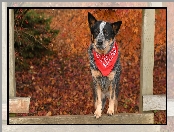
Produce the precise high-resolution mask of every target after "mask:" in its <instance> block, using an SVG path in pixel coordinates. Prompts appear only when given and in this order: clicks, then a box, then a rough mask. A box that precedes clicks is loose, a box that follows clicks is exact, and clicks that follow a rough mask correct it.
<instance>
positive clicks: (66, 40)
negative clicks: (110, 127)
mask: <svg viewBox="0 0 174 132" xmlns="http://www.w3.org/2000/svg"><path fill="white" fill-rule="evenodd" d="M36 11H37V12H38V13H39V12H44V13H45V14H46V15H51V16H53V20H52V23H51V27H52V28H55V29H58V30H59V34H58V36H57V37H56V39H54V40H52V43H51V44H50V45H52V48H53V50H54V51H56V54H55V55H53V56H44V57H43V58H42V59H40V60H39V61H38V60H37V58H35V59H33V60H30V70H28V71H22V72H16V85H17V86H16V87H17V96H20V97H31V103H30V110H29V111H30V112H29V113H28V114H18V115H19V116H26V115H28V116H45V115H46V116H53V115H86V114H93V113H94V107H93V93H92V78H91V73H90V68H89V59H88V53H87V49H88V47H89V45H90V31H89V28H88V23H87V13H88V12H91V13H92V14H93V15H94V16H96V18H97V19H100V20H105V21H110V22H114V21H118V20H122V22H123V23H122V26H121V29H120V32H119V34H118V35H117V37H116V40H117V42H118V45H119V48H120V51H121V59H120V60H121V65H122V74H121V79H120V94H119V99H118V100H119V104H118V112H119V113H138V111H139V93H140V52H141V27H142V10H141V9H118V10H105V9H102V10H99V9H88V10H81V9H72V10H70V9H62V10H61V9H54V10H52V9H50V10H36ZM155 20H156V24H155V25H156V26H155V63H154V91H153V92H154V94H166V11H165V10H162V9H158V10H156V16H155ZM147 59H148V58H147ZM35 62H39V63H35ZM107 107H108V104H107V105H106V108H105V110H104V113H106V111H107ZM154 113H155V123H156V124H165V123H166V111H154Z"/></svg>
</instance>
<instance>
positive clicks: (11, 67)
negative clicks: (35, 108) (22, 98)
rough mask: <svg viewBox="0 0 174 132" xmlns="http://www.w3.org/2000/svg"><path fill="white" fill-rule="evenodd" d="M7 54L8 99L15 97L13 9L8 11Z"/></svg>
mask: <svg viewBox="0 0 174 132" xmlns="http://www.w3.org/2000/svg"><path fill="white" fill-rule="evenodd" d="M7 37H8V36H7ZM7 54H9V97H15V96H16V81H15V54H14V10H13V9H10V10H9V53H7ZM7 70H8V69H7Z"/></svg>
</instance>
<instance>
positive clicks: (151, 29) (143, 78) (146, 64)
mask: <svg viewBox="0 0 174 132" xmlns="http://www.w3.org/2000/svg"><path fill="white" fill-rule="evenodd" d="M142 14H143V17H142V18H143V22H142V37H141V62H140V63H141V64H140V103H139V111H140V112H143V104H142V96H143V95H152V94H153V68H154V35H155V9H144V10H143V13H142Z"/></svg>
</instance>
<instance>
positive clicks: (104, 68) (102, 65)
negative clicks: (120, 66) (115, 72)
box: [93, 42, 118, 76]
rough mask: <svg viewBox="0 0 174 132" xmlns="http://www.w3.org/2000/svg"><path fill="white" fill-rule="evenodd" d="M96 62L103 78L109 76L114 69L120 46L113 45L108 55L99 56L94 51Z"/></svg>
mask: <svg viewBox="0 0 174 132" xmlns="http://www.w3.org/2000/svg"><path fill="white" fill-rule="evenodd" d="M93 55H94V60H95V63H96V66H97V68H98V69H99V70H100V71H101V73H102V75H103V76H107V75H109V73H110V72H111V70H112V69H113V67H114V65H115V62H116V61H117V58H118V46H117V44H116V42H115V43H114V45H113V48H112V49H111V50H110V52H109V53H107V54H99V53H97V52H96V51H95V50H93Z"/></svg>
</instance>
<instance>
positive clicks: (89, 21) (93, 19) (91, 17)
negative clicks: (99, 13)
mask: <svg viewBox="0 0 174 132" xmlns="http://www.w3.org/2000/svg"><path fill="white" fill-rule="evenodd" d="M96 22H97V20H96V19H95V17H94V16H93V15H92V14H91V13H89V12H88V23H89V27H90V28H91V27H92V26H94V24H95V23H96Z"/></svg>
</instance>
